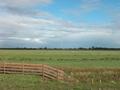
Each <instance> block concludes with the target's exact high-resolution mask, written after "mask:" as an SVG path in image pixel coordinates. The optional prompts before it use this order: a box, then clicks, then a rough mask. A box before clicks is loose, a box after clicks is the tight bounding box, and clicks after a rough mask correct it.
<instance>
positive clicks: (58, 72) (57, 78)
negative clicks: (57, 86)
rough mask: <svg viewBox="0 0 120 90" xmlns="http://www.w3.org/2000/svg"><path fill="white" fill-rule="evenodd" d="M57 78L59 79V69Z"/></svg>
mask: <svg viewBox="0 0 120 90" xmlns="http://www.w3.org/2000/svg"><path fill="white" fill-rule="evenodd" d="M57 80H59V70H57Z"/></svg>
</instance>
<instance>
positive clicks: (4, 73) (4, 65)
mask: <svg viewBox="0 0 120 90" xmlns="http://www.w3.org/2000/svg"><path fill="white" fill-rule="evenodd" d="M3 73H4V74H5V62H3Z"/></svg>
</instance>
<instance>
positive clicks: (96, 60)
mask: <svg viewBox="0 0 120 90" xmlns="http://www.w3.org/2000/svg"><path fill="white" fill-rule="evenodd" d="M0 62H1V63H2V62H9V63H31V64H47V65H50V66H53V67H56V68H59V69H62V70H64V71H65V72H66V74H67V75H68V76H71V77H73V78H75V79H76V81H74V82H59V81H55V80H52V81H51V80H42V78H41V77H40V76H35V75H6V74H4V75H3V74H0V88H1V89H2V90H34V89H35V90H119V89H120V51H79V50H76V51H75V50H0ZM11 82H12V83H11Z"/></svg>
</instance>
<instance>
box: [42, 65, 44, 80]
mask: <svg viewBox="0 0 120 90" xmlns="http://www.w3.org/2000/svg"><path fill="white" fill-rule="evenodd" d="M42 78H43V80H44V65H43V64H42Z"/></svg>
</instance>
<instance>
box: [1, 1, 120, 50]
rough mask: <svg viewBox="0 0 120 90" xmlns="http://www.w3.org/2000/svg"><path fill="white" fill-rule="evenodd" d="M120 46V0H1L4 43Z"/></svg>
mask: <svg viewBox="0 0 120 90" xmlns="http://www.w3.org/2000/svg"><path fill="white" fill-rule="evenodd" d="M45 46H47V47H50V48H51V47H64V48H66V47H91V46H97V47H115V48H116V47H120V0H0V47H45Z"/></svg>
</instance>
